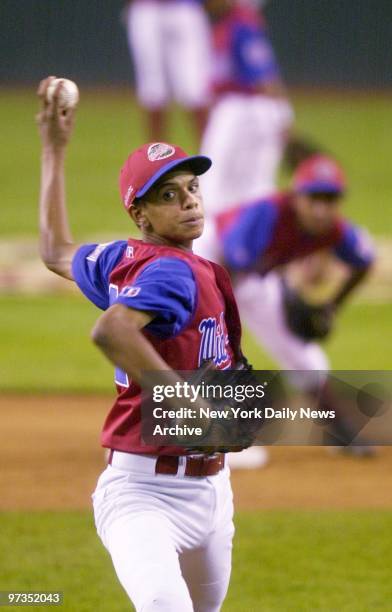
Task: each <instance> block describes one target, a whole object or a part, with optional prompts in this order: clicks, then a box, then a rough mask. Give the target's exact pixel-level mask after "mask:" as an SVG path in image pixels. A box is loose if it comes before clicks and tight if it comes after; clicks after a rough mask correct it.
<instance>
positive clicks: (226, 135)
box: [200, 93, 294, 215]
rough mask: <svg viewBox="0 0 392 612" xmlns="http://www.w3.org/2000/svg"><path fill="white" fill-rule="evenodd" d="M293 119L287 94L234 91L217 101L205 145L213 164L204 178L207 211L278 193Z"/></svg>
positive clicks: (202, 187) (202, 177) (209, 212)
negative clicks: (281, 167)
mask: <svg viewBox="0 0 392 612" xmlns="http://www.w3.org/2000/svg"><path fill="white" fill-rule="evenodd" d="M293 117H294V115H293V110H292V108H291V106H290V104H289V103H288V102H287V100H285V99H283V98H272V97H270V96H265V95H261V94H260V95H256V94H254V95H247V94H240V93H230V94H226V95H224V96H222V98H220V99H219V100H218V101H217V103H216V104H215V106H214V107H213V108H212V111H211V113H210V117H209V119H208V123H207V127H206V130H205V133H204V136H203V139H202V143H201V152H202V153H203V154H204V155H208V156H209V157H211V159H212V162H213V165H212V167H211V169H210V170H209V171H208V172H207V173H206V174H204V175H203V176H201V177H200V184H201V190H202V194H203V201H204V207H205V210H206V213H207V215H213V214H215V213H218V212H221V211H222V210H227V207H228V206H229V207H230V206H234V205H237V204H244V203H245V202H249V201H251V200H253V199H255V198H260V197H263V196H265V195H268V194H270V193H272V192H273V191H275V189H276V175H277V172H278V168H279V164H280V161H281V158H282V154H283V150H284V147H285V143H286V139H287V133H288V131H289V129H290V127H291V124H292V121H293Z"/></svg>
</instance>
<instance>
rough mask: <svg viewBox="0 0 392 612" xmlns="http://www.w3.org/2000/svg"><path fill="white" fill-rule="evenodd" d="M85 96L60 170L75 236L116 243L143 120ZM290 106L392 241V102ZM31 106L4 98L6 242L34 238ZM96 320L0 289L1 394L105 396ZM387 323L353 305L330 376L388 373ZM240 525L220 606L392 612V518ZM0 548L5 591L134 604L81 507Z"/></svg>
mask: <svg viewBox="0 0 392 612" xmlns="http://www.w3.org/2000/svg"><path fill="white" fill-rule="evenodd" d="M81 94H82V98H81V105H80V109H79V111H78V118H77V126H76V130H75V136H74V140H73V143H72V145H71V147H70V150H69V157H68V162H67V172H68V177H67V187H68V199H69V210H70V218H71V224H72V228H73V231H74V235H75V238H76V239H77V240H78V241H79V240H80V241H81V240H87V239H90V238H95V237H96V238H97V239H102V240H104V239H107V238H112V237H124V236H125V235H127V234H128V233H129V232H131V231H133V228H132V226H131V225H130V223H129V221H128V219H127V217H126V216H125V214H124V212H123V210H122V206H121V202H120V199H119V195H118V189H117V177H118V171H119V168H120V166H121V164H122V162H123V160H124V159H125V157H126V155H127V154H128V152H129V151H130V150H131V149H132V148H133V147H135V146H136V145H137V144H139V143H140V142H142V141H143V140H144V137H143V129H142V118H141V116H140V114H139V113H138V112H137V110H136V108H135V105H134V103H133V101H132V99H131V97H130V95H129V92H128V91H122V92H121V91H119V92H110V91H106V92H105V91H101V92H99V91H95V92H94V91H87V92H86V91H83V90H82V92H81ZM293 101H294V105H295V110H296V114H297V125H298V128H299V129H300V130H301V131H304V132H305V133H308V134H309V135H311V136H312V137H313V139H314V140H316V141H319V142H320V143H322V144H323V145H324V146H325V147H327V148H328V149H329V150H330V151H332V152H335V153H336V154H337V155H338V157H339V158H340V159H341V161H342V162H343V163H344V165H345V166H346V168H347V172H348V176H349V180H350V190H349V194H348V198H347V203H346V212H347V214H348V215H350V216H351V217H352V218H353V219H354V220H355V221H357V222H359V223H361V224H364V225H366V226H368V228H369V229H370V231H371V232H372V233H374V234H375V235H376V236H384V237H387V238H392V212H391V206H390V194H391V192H392V173H391V172H390V154H389V151H390V146H391V145H390V143H391V142H392V124H391V121H390V98H389V97H387V96H384V97H382V96H380V97H377V96H372V95H369V97H367V96H365V95H363V94H361V95H359V96H356V95H354V94H353V95H345V96H339V95H338V94H332V93H328V94H326V95H322V94H317V95H314V94H313V95H311V96H309V95H307V94H305V93H299V94H296V95H294V96H293ZM36 108H37V101H36V99H35V96H34V92H32V91H27V90H23V89H21V90H19V91H11V90H10V91H7V90H2V96H1V98H0V114H1V116H2V117H3V118H4V121H3V124H2V141H3V143H6V146H3V148H2V151H1V153H0V164H1V168H2V182H1V188H0V189H1V196H2V198H1V200H2V207H1V210H2V212H1V225H0V232H1V236H2V239H3V240H7V239H10V238H12V239H13V238H16V239H23V238H24V237H28V238H31V237H35V236H37V198H38V186H39V141H38V136H37V133H36V127H35V125H34V114H35V112H36ZM170 122H171V134H172V140H173V141H176V142H178V143H179V144H181V145H182V146H183V147H184V148H186V149H188V150H189V151H190V152H195V151H196V144H195V140H194V139H193V136H192V132H191V130H190V129H189V124H188V122H187V119H186V117H185V116H184V114H183V113H180V112H179V111H178V110H176V109H173V111H172V113H171V116H170ZM283 184H287V177H284V176H283V177H282V185H283ZM97 315H98V311H97V310H96V309H95V308H94V307H93V306H91V305H89V304H87V303H86V301H85V299H84V298H82V297H77V296H72V295H70V296H68V295H66V296H64V295H45V296H38V297H30V296H25V295H2V297H1V299H0V337H1V343H2V349H1V357H0V389H1V390H2V391H3V392H6V391H14V392H25V393H41V392H53V391H54V392H61V393H67V392H70V393H71V392H78V393H96V392H102V393H111V392H112V389H113V386H112V368H111V366H110V365H109V364H108V363H106V362H105V361H104V359H103V357H102V356H101V355H100V354H99V353H98V351H97V350H96V349H95V348H94V347H93V345H92V343H91V342H90V339H89V332H90V329H91V327H92V325H93V322H94V321H95V319H96V318H97ZM391 324H392V309H391V305H390V303H388V302H385V303H382V302H371V303H370V302H369V303H366V302H363V301H361V302H354V303H350V304H348V305H347V307H346V308H345V309H344V311H343V312H342V314H341V316H340V317H339V320H338V326H337V330H336V333H335V334H334V335H333V337H332V338H331V340H330V341H329V342H328V344H327V345H326V348H327V352H328V355H329V357H330V358H331V362H332V366H333V368H335V369H392V350H391V341H390V335H391V334H390V330H391ZM244 349H245V353H246V354H247V355H248V356H249V359H250V360H251V361H252V362H253V363H254V365H255V366H257V367H258V368H260V369H262V368H269V367H271V366H272V365H273V364H272V362H271V361H270V359H269V358H268V357H266V355H264V354H263V353H262V352H261V350H260V349H259V348H258V347H257V346H256V344H255V343H254V341H253V340H252V338H251V337H250V336H249V334H245V342H244ZM299 477H300V474H299ZM369 505H371V500H369ZM236 524H237V535H236V540H235V548H234V567H233V577H232V582H231V585H230V591H229V595H228V598H227V601H226V603H225V605H224V608H223V611H224V612H261V611H263V612H286V611H293V612H301V611H304V612H308V611H309V612H313V611H315V610H320V611H324V612H338V611H339V612H368V611H369V610H372V611H388V610H390V609H391V604H390V602H391V601H392V591H391V582H390V573H389V567H390V565H391V563H392V553H391V550H392V547H391V528H392V510H391V512H388V511H370V510H369V511H361V512H359V511H358V512H352V511H350V512H349V511H346V512H336V511H323V512H316V511H314V512H310V511H309V512H308V511H306V512H305V511H292V510H290V511H287V512H286V511H285V512H283V511H278V512H258V513H256V512H254V513H245V512H239V513H238V514H237V516H236ZM0 550H1V553H0V555H1V562H0V566H1V567H0V590H10V589H20V590H22V589H23V590H28V589H30V590H39V589H43V590H62V591H64V595H65V603H64V606H63V607H62V608H61V609H62V610H66V611H67V612H68V611H69V612H74V611H75V610H77V611H78V612H91V611H92V610H94V611H103V612H109V611H110V612H120V611H121V612H122V611H124V610H127V609H129V603H128V600H127V598H126V596H125V595H124V593H123V592H122V589H121V587H120V586H119V584H118V583H117V580H116V578H115V575H114V572H113V570H112V567H111V562H110V559H109V557H108V555H107V554H106V552H105V551H104V549H103V547H102V545H101V544H100V542H99V541H98V539H97V536H96V533H95V529H94V525H93V519H92V515H91V513H90V512H72V513H69V512H67V513H66V512H46V513H19V512H18V513H17V512H9V513H3V514H0ZM35 609H37V608H35ZM175 612H181V611H175Z"/></svg>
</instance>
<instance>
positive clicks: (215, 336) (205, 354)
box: [199, 312, 229, 366]
mask: <svg viewBox="0 0 392 612" xmlns="http://www.w3.org/2000/svg"><path fill="white" fill-rule="evenodd" d="M199 332H200V334H201V341H200V350H199V366H200V365H201V364H202V362H203V361H205V360H209V359H212V360H213V362H214V364H215V365H222V364H224V363H226V362H228V361H229V355H228V353H227V349H226V346H227V345H228V343H229V338H228V335H227V333H226V326H225V320H224V315H223V312H221V314H220V317H219V322H217V320H216V317H208V319H203V320H202V321H201V322H200V324H199Z"/></svg>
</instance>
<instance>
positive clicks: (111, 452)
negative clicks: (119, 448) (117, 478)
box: [108, 448, 113, 465]
mask: <svg viewBox="0 0 392 612" xmlns="http://www.w3.org/2000/svg"><path fill="white" fill-rule="evenodd" d="M112 459H113V449H112V448H111V449H110V450H109V455H108V465H112Z"/></svg>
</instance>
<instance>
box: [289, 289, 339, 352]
mask: <svg viewBox="0 0 392 612" xmlns="http://www.w3.org/2000/svg"><path fill="white" fill-rule="evenodd" d="M283 288H284V290H283V306H284V313H285V317H286V323H287V325H288V327H289V329H290V330H291V331H292V332H293V334H295V335H296V336H299V337H300V338H302V339H303V340H322V339H323V338H326V337H327V336H328V334H329V333H330V332H331V330H332V328H333V323H334V314H335V309H334V307H333V306H332V305H331V304H330V303H328V304H323V305H317V306H315V305H312V304H309V303H307V302H306V301H305V300H304V299H303V298H302V297H301V296H300V295H299V294H298V293H297V292H296V291H295V290H294V289H292V288H290V287H288V286H287V284H286V283H283Z"/></svg>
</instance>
